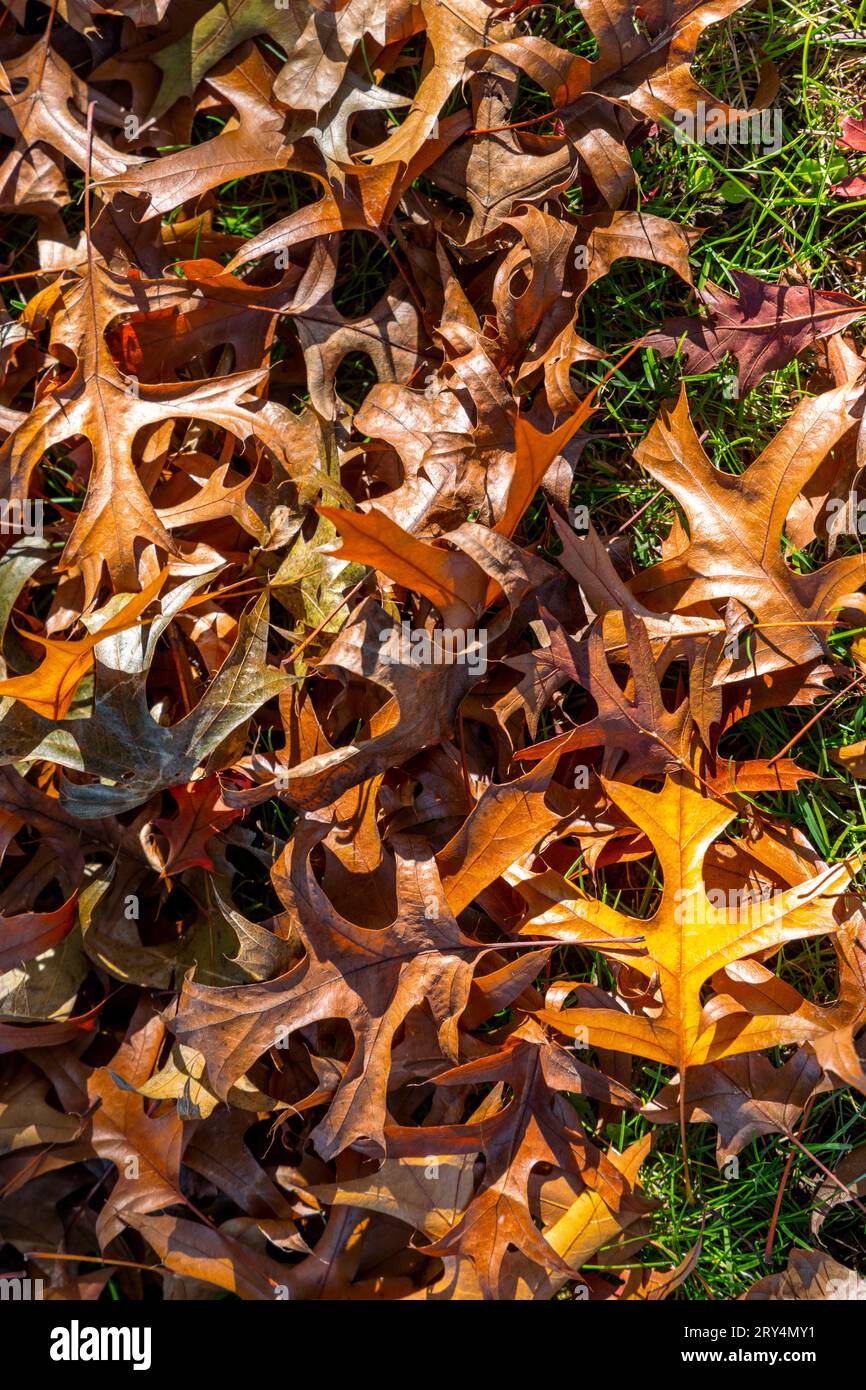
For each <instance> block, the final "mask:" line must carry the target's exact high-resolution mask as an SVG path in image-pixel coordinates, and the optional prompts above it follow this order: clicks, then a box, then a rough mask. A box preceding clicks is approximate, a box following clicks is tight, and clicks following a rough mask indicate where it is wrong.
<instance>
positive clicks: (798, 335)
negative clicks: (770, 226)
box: [643, 270, 866, 395]
mask: <svg viewBox="0 0 866 1390" xmlns="http://www.w3.org/2000/svg"><path fill="white" fill-rule="evenodd" d="M731 277H732V279H733V280H734V283H735V284H736V287H737V296H738V297H737V298H736V299H735V298H733V297H732V296H731V295H729V294H727V293H726V291H725V290H722V289H720V288H719V287H718V286H717V285H712V284H710V285H706V286H704V288H703V289H702V291H701V299H702V301H703V303H704V305H705V307H706V309H707V311H708V312H707V316H706V317H704V318H694V317H682V318H673V319H668V320H667V322H666V323H665V325H664V327H663V328H662V330H661V332H659V333H650V334H648V335H647V336H646V337H645V338H644V340H643V344H644V346H645V347H651V348H653V349H654V350H655V351H656V352H658V353H659V354H660V355H661V356H662V357H673V356H674V355H675V354H677V353H678V352H680V351H682V352H684V355H685V360H686V365H687V367H688V370H689V373H690V374H692V375H694V376H699V375H701V374H702V373H704V372H709V371H711V370H712V369H713V368H715V367H718V366H719V364H720V363H721V361H722V359H723V357H724V356H725V354H726V353H731V354H732V355H733V356H734V357H736V359H737V362H738V364H739V375H738V384H739V390H740V394H741V395H745V394H746V393H747V392H749V391H751V390H752V388H753V387H754V386H757V384H758V382H759V381H760V380H761V379H762V377H765V376H766V375H767V373H768V372H775V371H778V370H779V368H780V367H785V366H787V364H788V363H789V362H792V361H793V360H794V358H795V357H798V356H799V355H800V353H801V352H804V351H805V350H806V348H807V347H811V346H812V344H813V343H816V342H818V341H819V340H820V339H821V338H826V337H827V336H828V335H829V334H831V333H841V332H844V330H845V329H846V328H850V326H851V324H852V323H856V321H857V319H858V318H861V317H862V315H863V314H866V304H861V303H860V302H859V301H858V300H856V299H852V298H851V297H850V296H849V295H847V294H839V293H836V292H835V291H827V290H815V289H812V288H811V287H810V286H809V285H768V284H767V283H766V282H765V281H764V280H759V279H757V278H756V277H755V276H754V275H747V274H746V273H745V272H744V271H741V270H732V271H731Z"/></svg>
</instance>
